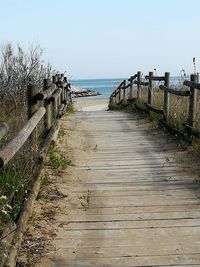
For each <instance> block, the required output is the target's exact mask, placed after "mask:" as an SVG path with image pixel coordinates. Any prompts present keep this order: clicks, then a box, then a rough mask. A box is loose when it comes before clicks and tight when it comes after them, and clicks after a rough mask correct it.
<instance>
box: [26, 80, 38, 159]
mask: <svg viewBox="0 0 200 267" xmlns="http://www.w3.org/2000/svg"><path fill="white" fill-rule="evenodd" d="M38 93H39V89H38V87H36V85H33V84H31V83H30V84H29V85H28V86H27V98H28V120H29V119H30V118H31V117H32V115H33V114H34V113H35V112H36V111H37V109H38V104H37V99H36V95H37V94H38ZM30 143H31V144H30V145H31V150H32V161H34V160H35V158H36V155H37V150H38V145H37V143H38V142H37V126H36V127H35V129H34V130H33V131H32V133H31V135H30Z"/></svg>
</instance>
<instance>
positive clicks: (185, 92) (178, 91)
mask: <svg viewBox="0 0 200 267" xmlns="http://www.w3.org/2000/svg"><path fill="white" fill-rule="evenodd" d="M159 88H160V89H161V90H163V91H167V92H169V93H170V94H173V95H177V96H190V91H182V90H175V89H171V88H169V87H166V86H165V85H160V86H159Z"/></svg>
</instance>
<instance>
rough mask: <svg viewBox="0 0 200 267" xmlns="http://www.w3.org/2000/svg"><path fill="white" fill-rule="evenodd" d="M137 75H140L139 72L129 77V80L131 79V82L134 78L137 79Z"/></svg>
mask: <svg viewBox="0 0 200 267" xmlns="http://www.w3.org/2000/svg"><path fill="white" fill-rule="evenodd" d="M137 76H138V75H137V74H135V75H133V76H131V77H130V78H129V79H128V81H129V82H132V81H133V80H135V79H136V78H137Z"/></svg>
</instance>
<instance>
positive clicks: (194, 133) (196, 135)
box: [185, 124, 200, 139]
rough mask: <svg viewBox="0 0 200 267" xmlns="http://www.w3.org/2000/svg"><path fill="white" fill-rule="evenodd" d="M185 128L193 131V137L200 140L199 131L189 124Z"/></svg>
mask: <svg viewBox="0 0 200 267" xmlns="http://www.w3.org/2000/svg"><path fill="white" fill-rule="evenodd" d="M185 127H186V128H187V129H189V130H190V131H191V134H192V135H193V136H195V137H196V138H198V139H200V132H199V131H198V130H196V129H194V128H192V127H191V126H189V125H188V124H185Z"/></svg>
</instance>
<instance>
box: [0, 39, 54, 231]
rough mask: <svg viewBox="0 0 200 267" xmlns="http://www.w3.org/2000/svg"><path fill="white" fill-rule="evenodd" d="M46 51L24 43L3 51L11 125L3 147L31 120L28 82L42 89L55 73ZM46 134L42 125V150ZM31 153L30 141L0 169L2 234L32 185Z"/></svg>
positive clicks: (0, 83)
mask: <svg viewBox="0 0 200 267" xmlns="http://www.w3.org/2000/svg"><path fill="white" fill-rule="evenodd" d="M42 54H43V51H42V49H41V48H40V47H39V46H34V45H32V46H31V47H30V48H29V50H28V51H25V50H24V49H23V48H22V47H21V46H20V45H17V46H16V47H14V46H12V45H11V44H10V43H8V44H5V45H3V46H2V48H1V50H0V103H1V106H0V121H4V122H6V123H7V124H8V125H9V131H8V133H7V134H6V136H5V137H4V138H3V139H2V140H1V141H0V147H3V146H4V145H5V144H6V143H8V142H9V140H11V139H12V138H13V137H14V136H15V135H16V134H17V133H18V132H19V130H20V129H21V128H22V126H23V125H24V124H25V122H26V121H27V119H28V116H27V114H28V111H27V85H28V83H29V82H33V83H34V84H36V85H37V86H38V87H39V88H42V84H43V80H44V79H45V78H48V77H50V76H51V75H52V74H53V71H52V67H51V65H50V64H45V62H44V61H43V59H42ZM41 125H42V123H41ZM43 133H44V129H43V128H42V127H39V129H38V136H39V140H40V142H39V143H38V149H40V147H41V145H42V143H43V140H44V138H43ZM31 154H32V148H31V146H30V142H29V140H28V141H27V142H26V143H25V144H24V145H23V147H22V148H21V149H20V151H19V152H18V153H17V155H16V156H15V157H14V158H13V160H11V161H10V162H9V164H7V165H6V167H4V168H3V169H1V170H0V210H1V212H0V234H1V232H2V231H3V228H4V225H5V224H6V223H7V222H8V220H14V221H16V220H17V218H18V216H19V213H20V211H21V207H22V205H23V203H24V201H25V199H26V198H27V197H28V194H29V192H30V190H31V188H32V184H33V181H34V177H35V174H36V172H37V166H38V164H37V162H36V161H35V160H34V159H32V160H31Z"/></svg>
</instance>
